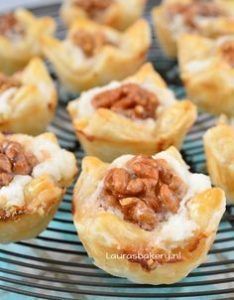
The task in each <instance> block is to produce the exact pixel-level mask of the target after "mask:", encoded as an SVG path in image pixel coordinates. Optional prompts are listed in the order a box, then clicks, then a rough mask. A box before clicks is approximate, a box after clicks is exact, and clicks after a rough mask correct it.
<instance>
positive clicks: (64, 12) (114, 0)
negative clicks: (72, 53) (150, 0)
mask: <svg viewBox="0 0 234 300" xmlns="http://www.w3.org/2000/svg"><path fill="white" fill-rule="evenodd" d="M145 4H146V0H128V1H125V0H88V1H87V0H65V1H64V2H63V5H62V7H61V11H60V13H61V17H62V19H63V21H64V22H65V24H66V25H67V26H71V25H72V24H73V23H74V22H75V21H77V20H79V19H81V18H88V19H91V20H93V21H95V22H98V23H100V24H105V25H108V26H111V27H114V28H116V29H119V30H124V29H126V28H127V27H129V26H130V25H132V24H133V23H134V22H135V21H136V20H137V19H138V18H140V17H141V15H142V14H143V12H144V8H145Z"/></svg>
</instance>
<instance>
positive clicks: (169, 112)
mask: <svg viewBox="0 0 234 300" xmlns="http://www.w3.org/2000/svg"><path fill="white" fill-rule="evenodd" d="M129 82H131V83H136V84H138V85H140V86H143V87H144V85H145V86H146V88H149V87H150V89H152V90H151V91H153V92H154V93H155V95H156V96H160V95H161V96H160V97H161V100H160V101H161V104H160V105H161V108H162V109H159V110H157V117H156V120H154V119H152V120H151V123H153V125H151V126H149V127H148V126H147V125H146V124H145V123H144V122H142V123H139V122H135V121H133V120H131V119H128V118H126V117H124V116H122V115H120V114H118V113H115V112H113V111H111V110H109V109H104V108H99V109H96V110H95V111H94V112H93V113H91V114H90V115H87V116H86V115H84V114H83V112H82V111H81V109H80V108H79V105H80V104H79V102H80V101H82V102H81V103H83V105H84V106H85V107H86V109H87V111H88V110H89V109H90V107H91V109H92V104H90V103H91V100H92V97H93V95H94V94H98V92H101V91H103V90H105V89H107V88H109V89H110V86H111V85H112V84H113V83H112V84H110V85H109V86H108V85H107V86H106V87H103V88H101V89H100V88H99V89H98V88H97V89H94V90H91V91H89V92H87V93H84V94H82V95H81V97H80V98H78V99H77V100H74V101H72V102H70V103H69V105H68V111H69V113H70V115H71V118H72V122H73V126H74V128H75V132H76V135H77V138H78V139H79V141H80V143H81V144H82V146H83V148H84V150H85V151H86V153H87V154H88V155H93V156H97V157H99V158H100V159H102V160H104V161H108V162H110V161H112V160H113V159H115V158H116V157H118V156H120V155H122V154H127V153H131V154H140V153H142V154H146V155H152V154H153V153H156V152H158V151H161V150H164V149H166V148H168V147H169V146H171V145H174V146H175V147H177V148H180V147H181V145H182V142H183V139H184V137H185V135H186V133H187V132H188V130H189V129H190V127H191V126H192V125H193V123H194V122H195V119H196V107H195V106H194V105H193V104H192V103H191V102H190V101H188V100H184V101H178V102H177V101H175V98H174V96H173V94H172V93H171V92H170V91H169V90H168V89H167V86H166V83H165V82H164V81H163V79H162V78H161V77H160V75H159V74H158V73H157V72H156V71H155V70H154V69H153V67H152V65H151V64H145V65H144V66H143V67H142V68H141V69H140V70H139V71H138V72H137V73H136V74H135V75H133V76H132V77H129V78H127V79H125V80H124V81H123V82H120V83H117V84H119V85H120V86H121V85H122V84H124V83H129ZM114 84H116V83H114ZM82 99H83V100H82Z"/></svg>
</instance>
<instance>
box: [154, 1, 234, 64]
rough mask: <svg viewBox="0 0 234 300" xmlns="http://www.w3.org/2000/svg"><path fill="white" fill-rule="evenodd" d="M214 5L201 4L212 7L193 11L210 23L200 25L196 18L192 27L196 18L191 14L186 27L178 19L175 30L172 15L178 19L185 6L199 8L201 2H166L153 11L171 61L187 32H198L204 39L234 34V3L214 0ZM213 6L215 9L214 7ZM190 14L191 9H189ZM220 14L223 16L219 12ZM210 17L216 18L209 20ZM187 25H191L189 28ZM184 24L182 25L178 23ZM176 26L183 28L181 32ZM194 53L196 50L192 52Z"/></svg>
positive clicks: (155, 23)
mask: <svg viewBox="0 0 234 300" xmlns="http://www.w3.org/2000/svg"><path fill="white" fill-rule="evenodd" d="M210 2H211V3H202V1H201V5H202V6H211V7H210V8H206V7H204V8H203V9H204V10H205V9H206V11H203V13H202V9H200V10H199V9H196V8H195V9H193V12H192V13H193V14H195V15H196V14H200V16H202V17H203V18H207V22H206V23H205V22H203V23H202V22H200V24H199V20H198V19H197V21H196V22H195V23H196V25H194V24H193V19H192V18H193V16H194V15H191V14H189V13H188V15H187V16H186V19H185V25H184V27H182V23H181V21H180V22H179V21H178V20H177V23H178V24H177V23H176V25H175V26H174V29H172V27H173V26H172V19H173V18H172V16H170V14H171V13H172V12H173V10H174V13H175V15H177V16H178V12H180V13H181V12H183V13H184V12H185V11H186V10H185V9H183V7H185V6H188V7H189V6H191V4H192V5H194V6H196V5H198V6H199V5H200V4H199V1H194V0H165V1H163V3H162V4H161V5H159V6H158V7H155V8H154V9H153V10H152V16H153V22H154V29H155V32H156V34H157V36H158V38H159V41H160V43H161V46H162V48H163V50H164V52H165V53H166V54H167V55H168V56H169V57H171V58H176V56H177V42H179V41H180V35H181V34H185V33H195V34H196V33H197V34H200V35H202V36H204V37H209V38H217V37H219V36H223V35H228V34H233V32H234V22H233V15H234V6H233V3H232V1H222V0H214V1H210ZM212 6H213V7H212ZM190 11H191V9H190ZM219 12H220V13H219ZM209 14H210V15H211V16H213V17H212V18H209ZM186 22H187V23H188V24H187V25H186ZM179 23H181V24H179ZM177 27H180V29H179V30H178V28H177ZM193 52H194V51H193Z"/></svg>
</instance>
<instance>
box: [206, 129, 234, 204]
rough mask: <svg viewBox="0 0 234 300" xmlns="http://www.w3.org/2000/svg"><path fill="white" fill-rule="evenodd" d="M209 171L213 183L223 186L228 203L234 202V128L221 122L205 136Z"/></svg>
mask: <svg viewBox="0 0 234 300" xmlns="http://www.w3.org/2000/svg"><path fill="white" fill-rule="evenodd" d="M204 146H205V153H206V160H207V168H208V172H209V174H210V176H211V179H212V181H213V183H214V184H215V185H216V186H219V187H221V188H222V189H223V190H224V191H225V193H226V196H227V201H228V203H233V202H234V187H233V182H234V169H233V164H234V128H233V127H231V126H229V125H227V124H219V125H217V126H216V127H213V128H211V129H209V130H208V131H207V132H206V134H205V136H204Z"/></svg>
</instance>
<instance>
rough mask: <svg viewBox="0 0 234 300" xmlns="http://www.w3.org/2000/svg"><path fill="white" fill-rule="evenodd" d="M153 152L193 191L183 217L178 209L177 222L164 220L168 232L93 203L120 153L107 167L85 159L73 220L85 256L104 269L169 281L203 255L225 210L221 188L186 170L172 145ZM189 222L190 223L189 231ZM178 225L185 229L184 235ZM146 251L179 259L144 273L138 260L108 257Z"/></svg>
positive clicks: (157, 281) (138, 278)
mask: <svg viewBox="0 0 234 300" xmlns="http://www.w3.org/2000/svg"><path fill="white" fill-rule="evenodd" d="M159 155H160V157H161V158H162V155H163V156H164V158H166V159H167V161H168V162H173V163H172V164H171V166H172V167H173V168H174V167H175V171H176V172H177V171H178V174H179V173H180V176H181V174H183V179H184V180H185V181H186V180H187V183H188V184H189V186H190V189H191V190H190V191H192V190H193V191H192V193H191V194H190V197H189V198H188V199H187V202H186V205H185V206H184V209H185V215H186V217H185V215H184V217H183V216H182V215H183V213H181V212H180V210H179V212H178V216H177V217H178V219H177V224H174V223H173V224H174V225H172V223H170V222H171V221H170V219H168V221H165V222H166V223H167V222H168V223H170V224H167V225H168V231H164V234H163V231H162V230H161V229H160V228H161V227H160V225H159V227H156V228H155V229H154V230H153V231H146V230H144V229H141V228H140V227H139V226H138V225H136V224H134V223H131V222H128V221H125V220H124V219H123V218H122V217H121V215H119V214H118V213H117V212H116V211H114V210H104V209H102V208H101V207H100V206H99V205H100V203H99V202H98V200H97V194H98V190H99V189H100V187H101V186H102V180H103V178H104V177H105V174H106V172H107V170H109V169H110V168H112V167H113V165H115V166H116V164H117V165H118V166H119V165H120V160H124V161H126V156H123V157H121V158H119V159H117V160H116V161H115V162H113V165H108V164H105V163H103V162H102V161H100V160H98V159H97V158H94V157H86V158H85V159H84V160H83V164H82V173H81V176H80V177H79V180H78V182H77V184H76V187H75V191H74V200H73V207H74V223H75V226H76V228H77V231H78V234H79V238H80V239H81V241H82V243H83V245H84V247H85V249H86V250H87V252H88V254H89V256H90V257H91V258H93V260H94V263H95V264H96V265H97V266H98V267H100V268H102V269H103V270H105V271H106V272H108V273H110V274H113V275H115V276H120V277H127V278H128V279H129V280H131V281H134V282H137V283H147V284H170V283H174V282H177V281H179V280H181V279H182V278H184V277H185V276H187V274H188V273H189V272H191V270H193V269H194V268H196V267H197V266H198V265H200V264H201V263H202V262H203V261H204V260H205V259H206V255H207V252H208V251H209V249H210V247H211V245H212V242H213V240H214V238H215V233H216V231H217V227H218V224H219V222H220V219H221V217H222V215H223V213H224V211H225V196H224V192H223V191H222V190H221V189H219V188H211V187H210V182H209V179H208V178H207V177H206V176H205V175H201V174H191V173H190V172H189V171H188V169H187V167H186V165H185V163H184V162H183V160H182V158H181V156H180V154H179V152H178V151H177V150H176V149H175V148H173V147H171V148H169V149H168V150H166V151H165V152H161V153H160V154H159ZM155 158H157V155H156V156H155ZM186 178H187V179H186ZM193 180H194V181H193ZM192 182H196V184H194V183H192ZM192 186H193V187H194V189H193V187H192ZM180 209H182V210H183V208H180ZM183 218H185V219H183ZM179 224H181V225H179ZM189 224H190V225H189ZM191 224H193V225H194V227H193V230H191V231H190V229H191V228H192V227H190V226H191ZM161 225H162V224H161ZM162 226H165V224H164V225H162ZM164 228H165V227H164ZM183 228H186V230H185V231H186V233H185V232H183V231H184V230H183ZM166 232H167V233H166ZM161 234H162V235H161ZM161 238H162V239H165V241H164V242H165V243H164V242H163V244H161V242H162V239H161ZM160 241H161V242H160ZM149 252H150V253H151V254H153V255H155V257H157V256H156V255H157V254H159V256H160V255H163V254H166V255H173V254H174V255H175V254H178V253H180V255H181V257H182V259H181V260H179V261H177V260H175V261H170V262H169V263H168V262H165V261H164V262H161V263H159V264H158V265H157V267H156V268H153V269H151V270H147V271H146V270H145V269H144V268H143V267H142V266H141V264H140V263H139V262H132V261H131V260H128V259H127V257H125V258H123V257H122V259H110V257H113V255H119V256H121V255H122V254H123V253H125V254H126V253H130V254H131V253H145V254H149ZM149 263H151V262H150V261H149Z"/></svg>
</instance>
